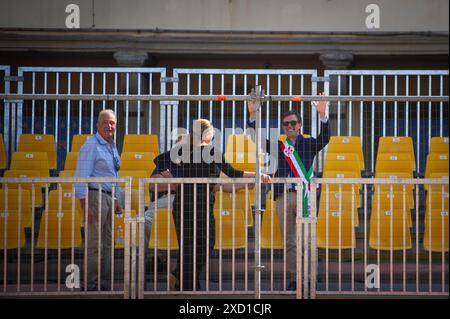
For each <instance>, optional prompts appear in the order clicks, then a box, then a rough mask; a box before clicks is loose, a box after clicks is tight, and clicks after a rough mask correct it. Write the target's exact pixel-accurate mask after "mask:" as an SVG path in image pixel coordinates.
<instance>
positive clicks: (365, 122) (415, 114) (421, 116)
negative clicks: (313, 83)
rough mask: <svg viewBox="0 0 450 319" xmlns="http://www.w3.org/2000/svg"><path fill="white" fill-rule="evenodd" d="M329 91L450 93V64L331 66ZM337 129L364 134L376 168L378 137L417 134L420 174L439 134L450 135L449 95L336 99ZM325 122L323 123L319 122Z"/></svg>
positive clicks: (369, 166) (369, 168) (368, 159)
mask: <svg viewBox="0 0 450 319" xmlns="http://www.w3.org/2000/svg"><path fill="white" fill-rule="evenodd" d="M324 77H325V79H326V81H325V82H324V83H325V86H324V92H325V94H326V95H330V96H342V95H348V96H369V97H370V96H379V97H383V96H388V95H390V96H400V95H402V96H433V95H434V96H442V97H443V96H447V95H448V85H449V82H448V70H325V71H324ZM330 110H332V114H333V117H335V118H336V124H337V125H335V128H333V130H334V131H333V135H338V136H341V135H343V136H359V137H361V141H362V142H363V149H364V155H365V163H366V165H365V167H366V170H367V171H368V172H369V173H371V174H373V173H374V172H375V166H374V165H375V158H376V153H377V145H378V142H377V141H378V138H379V137H381V136H411V137H412V138H413V144H414V151H415V159H416V168H417V172H418V173H419V176H423V173H424V172H425V159H426V156H425V155H424V154H426V153H424V152H421V150H423V149H426V150H428V149H429V145H430V141H431V138H432V137H433V136H440V137H442V136H448V132H449V131H448V123H447V122H448V121H445V119H446V118H448V103H447V102H445V101H438V102H432V101H424V102H410V101H366V102H364V101H359V102H354V101H349V102H339V101H338V102H332V103H331V108H330ZM319 124H320V123H319Z"/></svg>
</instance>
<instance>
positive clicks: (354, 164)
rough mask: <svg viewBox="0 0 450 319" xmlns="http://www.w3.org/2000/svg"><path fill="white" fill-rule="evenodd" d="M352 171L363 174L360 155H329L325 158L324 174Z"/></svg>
mask: <svg viewBox="0 0 450 319" xmlns="http://www.w3.org/2000/svg"><path fill="white" fill-rule="evenodd" d="M344 170H346V171H352V172H357V173H359V174H361V170H362V167H361V165H360V162H359V159H358V155H357V154H354V153H328V152H327V154H326V156H325V165H324V172H326V171H344Z"/></svg>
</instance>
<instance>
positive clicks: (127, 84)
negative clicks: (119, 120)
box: [125, 72, 130, 135]
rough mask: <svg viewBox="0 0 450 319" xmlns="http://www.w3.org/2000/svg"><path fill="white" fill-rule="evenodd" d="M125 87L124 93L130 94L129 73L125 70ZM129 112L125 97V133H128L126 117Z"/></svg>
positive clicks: (128, 103)
mask: <svg viewBox="0 0 450 319" xmlns="http://www.w3.org/2000/svg"><path fill="white" fill-rule="evenodd" d="M126 74H127V75H126V83H125V85H126V87H125V94H126V95H129V94H130V73H129V72H127V73H126ZM129 113H130V101H129V100H128V99H127V100H126V101H125V134H126V135H128V118H129Z"/></svg>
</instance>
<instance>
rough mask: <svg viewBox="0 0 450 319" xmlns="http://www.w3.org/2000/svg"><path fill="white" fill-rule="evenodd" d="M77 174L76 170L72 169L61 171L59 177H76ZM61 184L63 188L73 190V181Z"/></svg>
mask: <svg viewBox="0 0 450 319" xmlns="http://www.w3.org/2000/svg"><path fill="white" fill-rule="evenodd" d="M74 176H75V171H74V170H73V171H72V170H70V171H66V170H64V171H60V172H59V177H74ZM61 186H62V188H63V189H67V190H69V191H71V190H72V183H61Z"/></svg>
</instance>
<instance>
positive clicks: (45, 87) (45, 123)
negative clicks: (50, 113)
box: [43, 72, 48, 134]
mask: <svg viewBox="0 0 450 319" xmlns="http://www.w3.org/2000/svg"><path fill="white" fill-rule="evenodd" d="M47 74H48V73H47V72H44V94H47ZM43 134H47V100H44V127H43Z"/></svg>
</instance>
